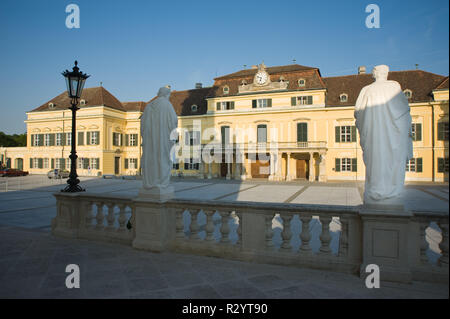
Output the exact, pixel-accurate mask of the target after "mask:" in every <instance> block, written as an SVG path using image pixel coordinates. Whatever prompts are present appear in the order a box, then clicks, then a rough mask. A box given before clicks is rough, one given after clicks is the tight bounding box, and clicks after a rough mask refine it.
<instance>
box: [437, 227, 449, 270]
mask: <svg viewBox="0 0 450 319" xmlns="http://www.w3.org/2000/svg"><path fill="white" fill-rule="evenodd" d="M438 226H439V228H440V229H441V234H442V241H441V242H440V243H439V248H440V249H441V254H442V255H441V257H440V258H439V263H438V265H439V266H441V267H446V268H448V222H446V221H445V220H444V221H439V223H438Z"/></svg>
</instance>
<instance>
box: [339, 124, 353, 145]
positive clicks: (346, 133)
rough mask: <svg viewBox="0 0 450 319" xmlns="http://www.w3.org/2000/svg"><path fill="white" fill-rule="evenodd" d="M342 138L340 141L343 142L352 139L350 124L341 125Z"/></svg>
mask: <svg viewBox="0 0 450 319" xmlns="http://www.w3.org/2000/svg"><path fill="white" fill-rule="evenodd" d="M339 134H340V135H341V138H340V141H341V143H348V142H351V141H352V127H351V126H349V125H346V126H341V130H340V133H339Z"/></svg>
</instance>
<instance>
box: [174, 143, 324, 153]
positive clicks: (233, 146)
mask: <svg viewBox="0 0 450 319" xmlns="http://www.w3.org/2000/svg"><path fill="white" fill-rule="evenodd" d="M206 146H207V147H208V148H209V149H211V150H215V151H218V150H220V151H229V152H234V151H238V150H239V151H241V152H245V151H248V150H264V151H270V150H279V149H325V148H327V142H325V141H308V142H258V143H230V144H222V143H210V144H202V145H201V147H200V146H199V145H197V147H198V148H199V150H200V149H203V148H205V147H206ZM182 147H186V146H182ZM187 147H193V146H187Z"/></svg>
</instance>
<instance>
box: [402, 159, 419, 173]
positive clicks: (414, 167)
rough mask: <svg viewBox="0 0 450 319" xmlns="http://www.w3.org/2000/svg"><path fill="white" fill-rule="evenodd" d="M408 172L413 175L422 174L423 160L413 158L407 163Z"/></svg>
mask: <svg viewBox="0 0 450 319" xmlns="http://www.w3.org/2000/svg"><path fill="white" fill-rule="evenodd" d="M406 171H407V172H413V173H421V172H422V158H421V157H420V158H411V159H410V160H409V161H408V162H406Z"/></svg>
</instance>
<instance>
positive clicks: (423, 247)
mask: <svg viewBox="0 0 450 319" xmlns="http://www.w3.org/2000/svg"><path fill="white" fill-rule="evenodd" d="M428 225H429V224H428V223H426V222H420V262H421V263H423V264H427V263H428V257H427V249H428V242H427V233H426V230H427V228H428Z"/></svg>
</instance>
